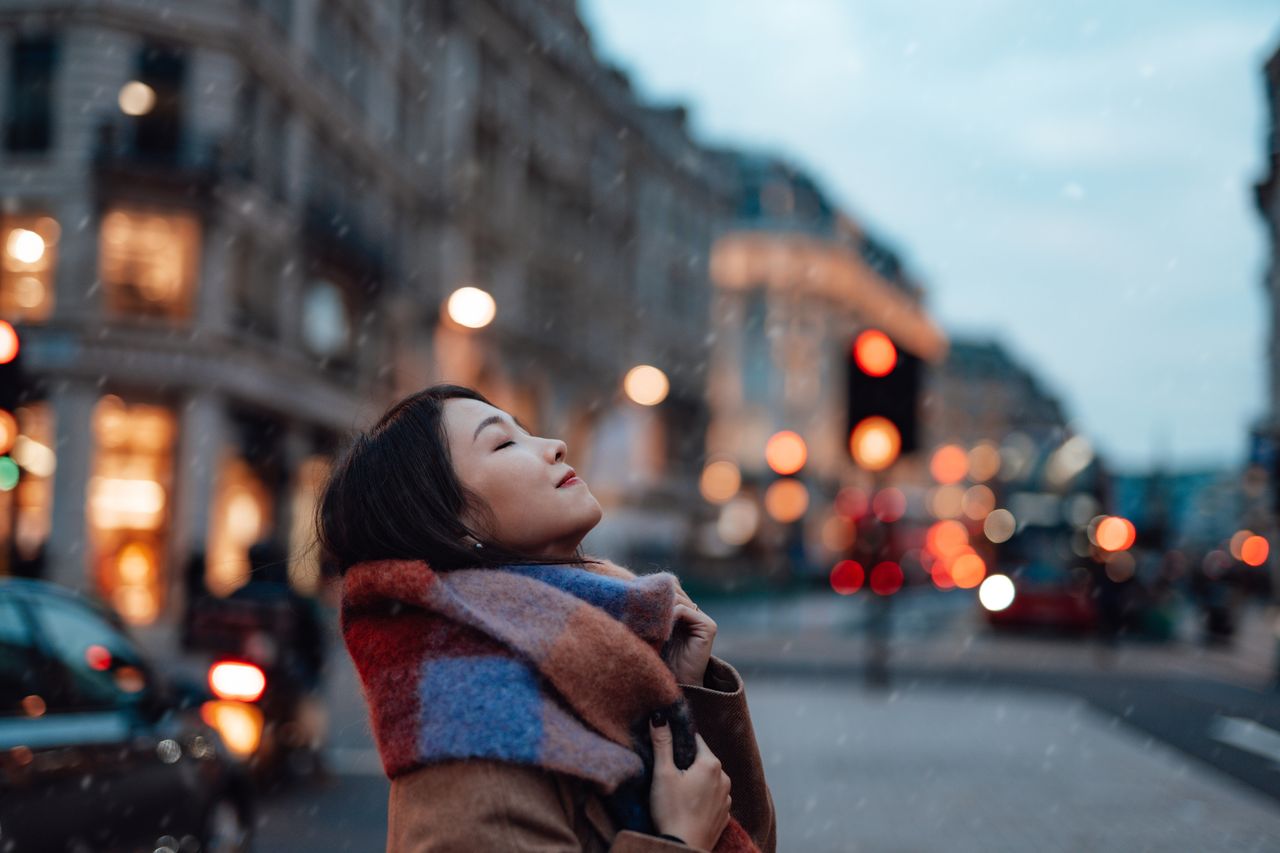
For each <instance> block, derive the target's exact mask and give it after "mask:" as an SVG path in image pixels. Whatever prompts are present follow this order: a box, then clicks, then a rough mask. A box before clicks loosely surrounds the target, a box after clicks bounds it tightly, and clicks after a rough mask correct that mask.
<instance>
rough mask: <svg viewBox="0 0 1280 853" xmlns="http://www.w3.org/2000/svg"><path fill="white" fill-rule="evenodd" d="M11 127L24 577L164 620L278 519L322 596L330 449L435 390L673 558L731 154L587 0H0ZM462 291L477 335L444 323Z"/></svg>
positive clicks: (4, 238) (4, 231) (4, 207)
mask: <svg viewBox="0 0 1280 853" xmlns="http://www.w3.org/2000/svg"><path fill="white" fill-rule="evenodd" d="M0 116H3V120H4V127H3V132H4V138H3V139H2V140H0V253H3V258H0V273H2V277H0V315H2V316H3V317H4V318H5V319H7V320H10V321H11V322H13V323H14V325H15V326H16V328H17V329H18V331H19V334H20V336H21V339H22V363H23V367H24V370H25V374H26V376H27V385H26V387H25V388H24V395H25V396H24V400H23V402H22V403H21V405H20V406H19V408H18V409H17V415H18V420H19V425H20V428H21V432H22V435H21V436H20V438H19V440H18V443H17V444H16V445H15V447H14V448H13V451H12V452H13V455H14V458H15V459H16V460H17V462H18V464H19V465H20V466H21V469H22V475H21V477H20V480H19V482H18V485H17V487H16V488H14V489H12V490H10V491H8V492H5V493H3V496H2V497H0V501H3V510H4V513H5V517H6V518H7V519H8V523H7V525H6V530H5V536H6V538H7V541H6V543H5V550H6V555H7V556H6V559H5V562H4V571H23V572H27V573H36V574H39V575H41V576H43V577H46V578H48V579H51V580H55V581H58V582H61V583H64V584H67V585H69V586H72V587H79V588H89V589H93V590H95V591H97V592H99V593H101V594H102V595H104V596H105V597H106V598H107V599H108V600H109V601H111V602H112V603H113V604H114V605H115V606H116V607H117V608H119V609H120V611H121V612H122V613H123V614H124V615H125V616H126V618H128V619H129V620H131V621H133V622H135V623H138V624H142V625H146V624H153V625H156V626H158V627H163V626H165V625H168V626H172V624H173V622H174V620H176V619H177V618H178V616H177V614H178V613H179V612H180V605H181V602H182V600H183V597H184V594H185V590H186V589H187V588H188V582H187V580H186V578H187V577H188V576H190V577H192V578H200V579H202V580H203V582H204V583H206V585H207V586H209V587H210V588H211V589H213V590H214V591H215V592H227V591H229V590H231V589H234V588H235V587H236V586H238V585H239V584H241V583H243V582H244V580H245V578H246V573H247V569H248V566H247V562H246V552H247V548H248V545H249V544H250V543H251V542H253V541H255V540H257V539H260V538H263V537H267V536H271V537H275V538H276V539H277V540H279V541H281V542H285V543H287V544H288V545H289V546H290V571H291V577H292V578H293V580H294V583H295V584H296V585H297V586H298V587H299V588H301V589H303V590H306V591H315V590H316V588H317V585H318V571H319V567H318V564H317V561H316V557H315V552H314V548H313V547H311V545H312V542H311V535H310V534H311V531H310V520H311V513H312V512H313V509H314V500H315V494H316V488H317V486H318V485H319V483H320V482H322V480H323V478H324V476H325V473H326V471H327V467H328V464H329V460H330V459H331V457H332V454H333V452H334V451H335V449H336V448H337V447H338V446H340V444H341V441H342V439H343V436H344V435H345V434H347V432H348V431H349V430H351V429H352V428H353V427H359V426H362V425H365V424H367V422H368V421H369V419H370V418H372V417H373V416H375V415H376V413H377V412H378V411H380V410H381V409H382V408H383V407H384V406H385V405H386V404H387V403H388V402H389V401H391V400H392V399H394V398H395V397H396V396H397V395H399V394H402V393H405V392H408V391H411V390H414V389H416V388H419V387H421V386H422V385H424V384H426V383H428V382H431V381H435V380H451V381H458V382H462V383H467V384H473V385H476V386H477V387H479V388H480V389H481V390H482V391H485V392H486V393H489V394H490V395H491V396H492V397H493V399H494V400H495V402H496V403H497V404H498V405H501V406H504V407H508V408H509V409H511V410H512V411H514V412H515V413H516V414H517V415H519V416H520V417H521V418H522V419H525V420H526V422H527V423H529V425H530V426H531V428H535V429H537V430H538V431H540V432H542V433H543V434H554V435H562V436H565V437H566V438H567V440H568V442H569V445H570V454H571V456H570V459H571V461H572V462H573V464H574V465H575V467H578V469H579V470H580V471H583V472H584V474H585V476H586V477H587V478H588V480H589V481H590V482H591V484H592V487H593V490H594V491H596V492H597V494H598V495H600V496H601V498H602V501H603V502H605V503H606V507H607V509H608V510H610V512H609V519H610V520H609V522H608V523H607V524H606V525H602V528H601V529H600V531H599V533H598V534H597V541H598V543H599V544H600V545H601V546H602V547H612V548H617V549H619V550H620V553H618V556H620V557H622V558H626V557H627V556H628V554H629V553H630V552H637V553H638V551H639V550H645V552H646V553H652V554H653V555H655V556H656V557H657V558H660V559H661V558H663V557H665V556H668V555H670V554H672V553H675V551H676V550H677V549H678V548H680V547H682V544H683V540H684V538H685V537H686V536H687V530H686V529H685V528H686V527H687V524H685V523H684V522H683V521H682V519H683V518H684V516H685V515H686V514H687V512H686V511H687V509H688V506H687V504H688V502H689V500H690V497H689V496H691V495H692V496H695V497H694V498H693V499H694V500H696V490H695V488H694V486H693V483H694V478H695V477H696V472H697V470H698V460H699V459H700V456H701V454H702V452H703V450H704V448H703V447H702V439H701V437H702V435H703V433H704V432H705V424H706V420H707V413H706V406H705V398H704V391H705V370H706V365H707V362H708V355H707V353H708V348H707V347H708V341H707V332H708V328H707V322H708V315H709V311H710V308H711V304H710V300H711V289H710V286H709V282H708V262H709V249H710V244H711V240H712V235H713V230H714V228H715V226H716V223H717V222H719V221H720V220H721V217H722V215H723V212H724V210H725V209H726V208H727V206H728V205H729V204H730V202H731V196H732V190H731V187H732V176H731V175H729V174H728V173H727V172H726V170H725V169H724V168H723V166H722V164H721V162H720V161H719V160H718V159H716V158H713V157H711V156H709V155H708V154H707V153H706V152H704V151H703V150H702V149H700V148H699V147H698V146H697V145H696V144H695V143H694V142H693V141H692V140H691V139H690V137H689V134H688V132H687V131H686V128H685V126H684V115H683V112H682V111H681V110H679V109H659V108H653V107H649V106H646V105H644V104H642V103H640V102H639V101H638V100H637V98H636V97H635V96H634V95H633V94H632V92H631V91H630V88H629V86H628V84H627V81H626V79H625V78H624V77H623V76H622V75H621V74H620V73H618V72H617V71H616V70H613V69H610V68H608V67H605V66H604V65H602V64H601V63H600V62H599V60H597V59H596V58H595V56H594V53H593V51H592V47H591V43H590V40H589V38H588V35H587V33H586V32H585V30H584V29H583V27H582V24H581V22H580V21H579V19H578V18H577V16H576V12H575V8H574V5H573V4H572V3H571V2H551V0H545V2H515V0H487V1H486V2H469V3H459V2H448V0H430V2H427V1H426V0H396V1H395V2H368V0H210V2H202V3H190V4H173V3H167V2H157V1H155V0H103V2H99V3H94V4H91V5H86V4H82V3H75V2H65V3H63V2H48V3H42V4H39V5H38V6H33V5H32V4H29V3H20V2H13V0H0ZM462 285H471V286H476V287H480V288H482V289H484V290H486V291H488V292H489V293H490V294H491V295H492V296H493V298H494V299H495V300H496V303H497V313H496V317H495V319H494V321H493V322H492V323H491V324H490V325H489V326H487V327H486V328H484V329H481V330H478V331H472V330H467V329H463V328H461V327H459V326H457V325H456V324H453V323H451V322H450V321H449V320H448V319H447V318H446V317H445V316H444V312H443V306H444V303H445V300H446V299H447V297H448V295H449V294H450V293H451V292H453V291H454V290H455V289H456V288H458V287H460V286H462ZM639 363H645V364H652V365H655V366H657V367H659V368H661V369H662V370H663V371H664V372H665V373H666V375H667V376H668V377H669V381H670V392H669V394H668V396H667V399H666V400H665V401H664V402H663V403H662V404H661V405H659V406H653V407H642V406H638V405H636V404H634V403H631V402H630V401H628V400H626V399H625V398H624V397H623V395H622V394H621V393H620V391H619V388H620V383H621V379H622V376H623V374H624V373H625V372H626V370H627V369H628V368H630V367H631V366H633V365H635V364H639ZM641 542H643V543H644V549H640V547H639V544H638V543H641Z"/></svg>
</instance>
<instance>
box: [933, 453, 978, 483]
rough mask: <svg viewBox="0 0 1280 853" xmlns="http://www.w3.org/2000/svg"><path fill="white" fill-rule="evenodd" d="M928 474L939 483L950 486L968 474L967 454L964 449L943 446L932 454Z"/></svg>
mask: <svg viewBox="0 0 1280 853" xmlns="http://www.w3.org/2000/svg"><path fill="white" fill-rule="evenodd" d="M929 473H931V474H933V479H935V480H937V481H938V482H939V483H942V484H943V485H944V486H945V485H950V484H951V483H958V482H960V481H961V480H963V479H964V475H965V474H968V473H969V454H968V453H965V452H964V448H963V447H960V446H958V445H955V444H944V445H943V446H942V447H939V448H938V449H937V450H936V451H935V452H934V454H933V459H931V460H930V461H929Z"/></svg>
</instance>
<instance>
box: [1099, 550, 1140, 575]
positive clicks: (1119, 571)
mask: <svg viewBox="0 0 1280 853" xmlns="http://www.w3.org/2000/svg"><path fill="white" fill-rule="evenodd" d="M1136 570H1137V563H1136V562H1134V559H1133V555H1132V554H1130V553H1129V552H1128V551H1116V552H1115V553H1112V554H1108V555H1107V565H1106V572H1107V577H1108V578H1110V579H1111V580H1112V581H1114V582H1115V583H1124V582H1125V581H1127V580H1129V579H1130V578H1132V577H1133V574H1134V572H1135V571H1136Z"/></svg>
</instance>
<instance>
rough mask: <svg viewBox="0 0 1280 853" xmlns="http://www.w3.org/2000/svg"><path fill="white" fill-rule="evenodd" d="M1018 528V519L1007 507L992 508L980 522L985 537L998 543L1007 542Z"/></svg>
mask: <svg viewBox="0 0 1280 853" xmlns="http://www.w3.org/2000/svg"><path fill="white" fill-rule="evenodd" d="M1017 529H1018V521H1017V519H1015V518H1014V517H1013V513H1011V512H1009V510H1007V509H994V510H992V511H991V513H990V514H989V515H988V516H987V517H986V519H985V520H984V521H983V522H982V532H983V534H984V535H985V536H986V537H987V539H988V540H989V541H991V542H994V543H995V544H997V545H999V544H1000V543H1001V542H1008V541H1009V540H1010V539H1012V538H1013V534H1014V533H1015V532H1016V531H1017Z"/></svg>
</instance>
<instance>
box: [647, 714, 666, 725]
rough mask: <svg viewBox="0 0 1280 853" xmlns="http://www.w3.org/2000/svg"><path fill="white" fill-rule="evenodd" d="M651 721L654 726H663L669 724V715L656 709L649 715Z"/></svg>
mask: <svg viewBox="0 0 1280 853" xmlns="http://www.w3.org/2000/svg"><path fill="white" fill-rule="evenodd" d="M649 722H650V723H652V724H653V725H654V726H656V727H658V728H661V727H663V726H665V725H666V724H667V715H666V713H665V712H663V711H654V712H653V713H652V714H650V715H649Z"/></svg>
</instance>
